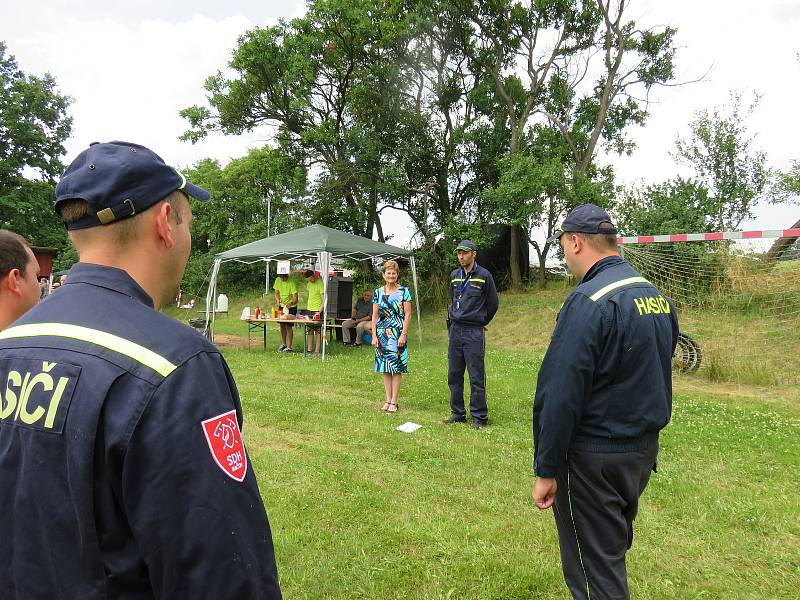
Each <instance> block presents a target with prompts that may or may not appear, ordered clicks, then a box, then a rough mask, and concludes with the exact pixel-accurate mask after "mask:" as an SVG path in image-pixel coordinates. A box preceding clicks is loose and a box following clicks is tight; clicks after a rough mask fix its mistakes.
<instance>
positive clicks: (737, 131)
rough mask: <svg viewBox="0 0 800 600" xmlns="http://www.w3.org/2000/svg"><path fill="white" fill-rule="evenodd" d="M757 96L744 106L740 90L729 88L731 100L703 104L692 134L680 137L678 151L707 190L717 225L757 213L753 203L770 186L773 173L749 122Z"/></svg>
mask: <svg viewBox="0 0 800 600" xmlns="http://www.w3.org/2000/svg"><path fill="white" fill-rule="evenodd" d="M758 101H759V98H758V96H755V97H754V99H753V102H752V103H751V104H750V105H749V106H746V107H743V106H742V95H741V94H740V93H735V92H733V93H731V102H730V104H729V105H728V106H724V107H715V108H713V109H711V110H701V111H699V112H698V113H697V115H696V117H695V119H694V121H692V123H691V130H692V132H691V135H690V137H689V138H688V139H683V138H678V140H677V141H676V152H675V155H674V156H675V157H676V158H677V159H678V160H679V161H681V162H683V163H685V164H688V165H689V166H691V167H692V168H693V169H694V171H695V178H696V179H697V181H698V182H700V183H701V184H702V185H703V186H705V187H706V188H707V189H708V191H709V198H708V200H709V201H710V204H711V206H710V209H709V212H708V216H709V217H712V218H713V222H714V224H715V230H716V231H726V230H735V229H736V228H737V227H739V224H740V223H741V222H742V221H743V220H745V219H747V218H752V217H753V208H754V207H755V205H756V203H757V202H758V201H759V200H760V199H761V197H762V195H763V194H764V193H765V192H767V191H768V190H769V185H768V184H769V181H770V178H771V173H770V171H769V169H768V168H767V166H766V159H767V157H766V153H765V152H763V151H761V150H758V149H756V148H755V147H754V141H755V136H751V135H750V133H749V131H748V128H747V121H746V120H747V117H749V116H750V115H751V114H752V113H753V111H754V110H755V108H756V106H757V105H758Z"/></svg>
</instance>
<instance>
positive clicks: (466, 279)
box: [458, 263, 478, 298]
mask: <svg viewBox="0 0 800 600" xmlns="http://www.w3.org/2000/svg"><path fill="white" fill-rule="evenodd" d="M477 266H478V265H477V264H476V263H472V270H471V271H470V272H469V273H467V272H466V271H465V270H464V267H461V277H462V279H463V280H464V281H462V282H461V289H460V290H459V292H458V297H459V298H460V297H461V296H463V295H464V290H465V289H467V286H468V285H469V280H470V277H472V274H473V273H475V271H477V270H478V269H477Z"/></svg>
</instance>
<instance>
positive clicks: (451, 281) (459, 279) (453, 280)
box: [450, 277, 464, 283]
mask: <svg viewBox="0 0 800 600" xmlns="http://www.w3.org/2000/svg"><path fill="white" fill-rule="evenodd" d="M456 281H464V280H463V279H461V278H460V277H459V278H458V279H451V280H450V283H455V282H456Z"/></svg>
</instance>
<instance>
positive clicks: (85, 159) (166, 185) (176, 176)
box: [55, 141, 211, 229]
mask: <svg viewBox="0 0 800 600" xmlns="http://www.w3.org/2000/svg"><path fill="white" fill-rule="evenodd" d="M176 190H181V191H182V192H185V193H186V194H188V195H189V196H191V197H192V198H197V199H198V200H208V199H209V198H210V197H211V194H209V193H208V192H207V191H206V190H204V189H203V188H200V187H197V186H196V185H192V184H191V183H189V182H187V181H186V177H184V176H183V175H182V174H181V173H180V172H179V171H177V170H176V169H173V168H172V167H170V166H169V165H167V164H166V163H165V162H164V161H163V159H162V158H161V157H160V156H159V155H158V154H156V153H155V152H153V151H152V150H149V149H147V148H145V147H144V146H140V145H138V144H131V143H129V142H118V141H115V142H107V143H102V144H101V143H99V142H94V143H92V144H90V145H89V147H88V148H87V149H86V150H84V151H83V152H81V153H80V154H79V155H78V157H77V158H76V159H75V160H73V161H72V163H71V164H70V165H69V167H67V170H66V171H65V172H64V175H63V176H62V177H61V181H59V182H58V185H57V186H56V202H55V207H56V209H58V205H59V204H60V203H61V202H63V201H65V200H84V201H86V202H88V203H89V206H90V207H91V208H92V210H93V211H94V213H93V214H91V215H89V216H87V217H84V218H82V219H79V220H77V221H75V222H72V223H69V224H67V225H66V227H67V229H85V228H87V227H94V226H96V225H108V224H109V223H113V222H115V221H119V220H120V219H127V218H128V217H132V216H133V215H135V214H137V213H140V212H142V211H144V210H147V209H148V208H150V207H151V206H153V205H154V204H156V203H157V202H160V201H161V200H163V199H164V198H166V197H167V196H169V195H170V194H171V193H172V192H174V191H176Z"/></svg>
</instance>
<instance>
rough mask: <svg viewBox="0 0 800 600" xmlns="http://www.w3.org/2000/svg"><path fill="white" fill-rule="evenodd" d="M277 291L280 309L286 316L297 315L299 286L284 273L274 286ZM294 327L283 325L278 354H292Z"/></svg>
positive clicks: (276, 300) (277, 301)
mask: <svg viewBox="0 0 800 600" xmlns="http://www.w3.org/2000/svg"><path fill="white" fill-rule="evenodd" d="M272 289H273V290H275V304H277V305H278V309H279V310H282V311H284V309H285V314H289V315H296V314H297V284H295V282H294V281H293V280H292V279H290V278H289V275H288V274H286V273H282V274H280V275H278V278H277V279H276V280H275V284H274V285H273V286H272ZM293 328H294V325H292V324H291V323H281V345H280V346H278V352H291V351H292V340H293V338H294V333H293Z"/></svg>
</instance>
